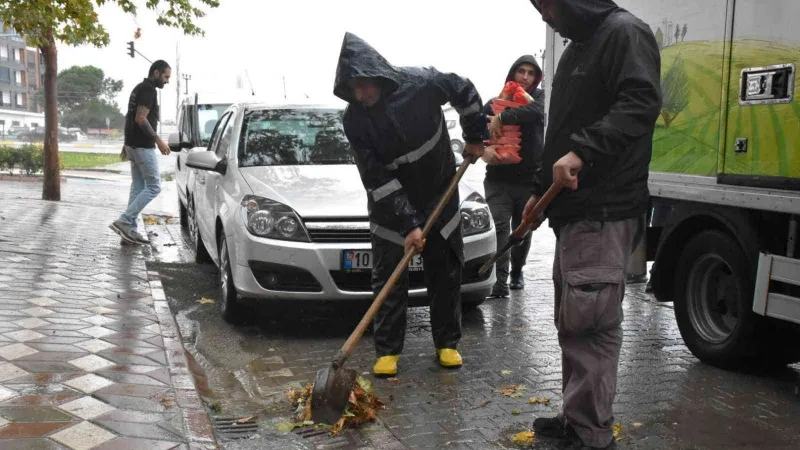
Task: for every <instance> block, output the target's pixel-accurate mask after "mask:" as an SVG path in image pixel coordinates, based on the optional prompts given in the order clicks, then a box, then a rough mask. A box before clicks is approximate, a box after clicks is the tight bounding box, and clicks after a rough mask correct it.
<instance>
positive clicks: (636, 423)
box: [631, 422, 644, 428]
mask: <svg viewBox="0 0 800 450" xmlns="http://www.w3.org/2000/svg"><path fill="white" fill-rule="evenodd" d="M631 426H632V427H633V428H641V427H642V426H644V425H643V424H641V423H639V422H635V423H632V424H631Z"/></svg>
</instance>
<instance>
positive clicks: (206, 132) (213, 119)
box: [197, 104, 230, 147]
mask: <svg viewBox="0 0 800 450" xmlns="http://www.w3.org/2000/svg"><path fill="white" fill-rule="evenodd" d="M229 106H230V105H227V104H226V105H198V107H197V118H198V123H199V124H200V145H202V146H203V147H208V143H209V141H210V140H211V133H213V132H214V126H215V125H216V124H217V121H219V118H220V116H222V113H224V112H225V110H226V109H228V107H229Z"/></svg>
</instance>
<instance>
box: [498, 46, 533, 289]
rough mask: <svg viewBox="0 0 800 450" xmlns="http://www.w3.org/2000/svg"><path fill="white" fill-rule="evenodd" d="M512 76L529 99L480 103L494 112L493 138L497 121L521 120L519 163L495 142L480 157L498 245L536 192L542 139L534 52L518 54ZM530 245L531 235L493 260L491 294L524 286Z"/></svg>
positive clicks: (520, 220) (510, 121)
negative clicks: (497, 105) (501, 104)
mask: <svg viewBox="0 0 800 450" xmlns="http://www.w3.org/2000/svg"><path fill="white" fill-rule="evenodd" d="M509 81H514V82H516V83H517V84H519V85H520V86H521V87H522V88H523V89H524V90H525V91H526V92H527V93H528V94H530V95H531V97H532V98H533V100H534V101H533V103H529V104H528V105H526V106H522V107H519V108H512V109H508V110H506V111H503V112H502V113H500V114H497V115H495V114H494V112H493V111H492V107H491V103H492V101H491V100H490V101H489V102H487V103H486V105H485V106H484V108H483V109H484V112H485V113H486V115H487V116H492V120H491V125H490V131H491V132H492V135H493V137H499V135H500V133H501V128H500V127H501V126H503V125H519V126H520V131H521V132H522V142H521V148H520V151H519V157H520V158H521V159H522V160H521V161H519V162H517V163H509V162H507V161H506V160H504V159H503V158H502V157H500V156H499V155H498V154H497V152H496V151H495V150H494V147H493V146H489V147H487V148H486V151H485V152H484V154H483V160H484V161H485V162H486V164H487V165H486V178H485V179H484V181H483V189H484V192H485V193H486V195H485V197H486V203H488V204H489V208H490V210H491V212H492V219H493V220H494V224H495V228H496V231H497V248H502V247H503V246H504V245H506V242H508V238H509V235H510V233H511V230H512V229H515V228H517V227H518V226H519V225H520V223H521V222H522V211H523V210H524V208H525V204H526V202H527V201H528V199H529V198H530V196H531V194H533V193H536V192H538V191H540V190H541V189H540V187H541V186H540V183H541V171H542V164H541V156H542V147H543V141H544V90H542V89H538V86H539V83H540V82H541V81H542V69H541V68H540V67H539V64H538V63H537V62H536V58H534V57H533V56H532V55H523V56H521V57H520V58H519V59H517V60H516V61H515V62H514V64H513V65H512V66H511V69H509V71H508V76H507V77H506V82H509ZM530 248H531V235H530V234H528V235H527V236H526V237H525V240H524V241H523V242H522V243H521V244H520V245H518V246H515V247H514V248H512V249H511V251H510V252H509V253H508V254H505V255H503V256H502V257H501V258H500V259H499V260H498V261H497V264H496V265H495V268H496V273H497V281H496V282H495V284H494V286H493V287H492V292H491V294H489V297H508V294H509V291H508V289H509V287H510V288H511V289H513V290H519V289H522V288H524V287H525V278H523V276H522V268H523V267H524V266H525V261H526V259H527V258H528V251H529V250H530ZM509 262H510V264H511V273H510V275H511V282H510V283H509V282H508V278H509V270H508V266H509Z"/></svg>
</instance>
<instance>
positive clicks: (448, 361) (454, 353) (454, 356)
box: [436, 348, 463, 367]
mask: <svg viewBox="0 0 800 450" xmlns="http://www.w3.org/2000/svg"><path fill="white" fill-rule="evenodd" d="M436 353H437V354H438V355H439V364H440V365H441V366H442V367H461V365H462V364H463V361H462V360H461V355H460V354H458V350H456V349H454V348H440V349H437V350H436Z"/></svg>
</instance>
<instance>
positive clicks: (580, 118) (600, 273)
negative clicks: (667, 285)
mask: <svg viewBox="0 0 800 450" xmlns="http://www.w3.org/2000/svg"><path fill="white" fill-rule="evenodd" d="M532 3H533V5H534V6H535V7H536V8H537V9H538V10H539V11H540V12H541V14H542V18H543V19H544V21H545V22H547V24H548V25H550V26H551V27H552V28H553V29H554V30H555V31H556V32H558V33H559V34H560V35H561V36H562V37H565V38H567V39H570V40H571V41H572V42H571V43H570V44H569V46H568V47H567V48H566V49H565V51H564V54H563V55H562V56H561V60H560V61H559V62H558V72H557V73H556V74H555V77H554V79H553V85H552V92H551V94H550V95H551V100H550V110H549V113H548V125H547V134H546V136H545V145H544V152H543V154H542V167H543V172H542V185H543V186H549V185H550V184H551V183H555V184H556V185H559V186H563V187H564V188H565V189H564V191H563V192H562V193H561V194H560V195H559V196H558V197H557V198H556V199H555V200H553V202H552V203H551V204H550V206H549V207H548V209H547V211H546V214H547V217H548V221H549V223H550V226H551V227H552V228H553V229H554V231H555V233H556V236H557V242H556V255H555V260H554V262H553V283H554V285H555V324H556V329H557V330H558V341H559V344H560V346H561V357H562V366H561V367H562V393H563V396H564V406H563V412H562V413H561V414H560V415H559V416H558V417H555V418H550V419H545V418H538V419H536V420H535V421H534V428H535V430H536V432H537V434H538V435H540V436H561V437H564V439H565V442H564V443H563V445H562V447H563V448H586V447H589V448H608V447H611V446H613V441H614V438H613V431H612V424H613V423H614V414H613V408H612V406H613V403H614V395H615V393H616V384H617V365H618V362H619V354H620V348H621V346H622V328H621V324H622V299H623V296H624V294H625V269H626V268H627V266H628V261H629V259H630V254H631V252H632V251H633V249H634V248H635V247H636V244H637V241H638V239H640V238H641V236H642V234H643V230H644V223H643V220H642V218H643V217H644V215H645V212H646V210H647V207H648V203H649V192H648V189H647V178H648V166H649V164H650V155H651V150H652V138H653V130H654V128H655V122H656V119H657V118H658V114H659V110H660V109H661V88H660V81H659V79H660V73H661V59H660V54H659V49H658V44H657V43H656V39H655V36H653V32H652V31H651V30H650V28H649V27H648V26H647V24H645V23H644V22H642V21H641V20H640V19H638V18H637V17H635V16H633V15H632V14H630V13H629V12H628V11H626V10H624V9H622V8H620V7H618V6H617V5H616V4H615V3H614V2H613V1H612V0H532ZM550 167H552V170H549V169H548V168H550ZM538 194H541V192H539V193H538ZM534 203H535V201H534V199H532V200H531V202H529V205H528V206H527V207H526V216H527V215H528V214H527V213H528V212H529V211H530V210H531V209H532V206H533V204H534ZM529 219H532V218H529Z"/></svg>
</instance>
